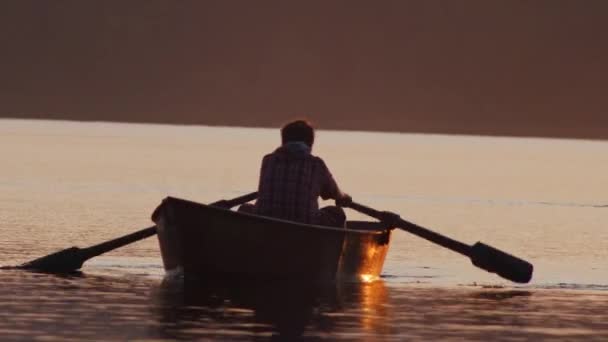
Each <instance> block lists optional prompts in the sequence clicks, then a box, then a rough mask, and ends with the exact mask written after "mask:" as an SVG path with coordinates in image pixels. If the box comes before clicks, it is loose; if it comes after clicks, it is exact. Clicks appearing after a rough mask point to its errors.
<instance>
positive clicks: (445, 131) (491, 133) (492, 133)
mask: <svg viewBox="0 0 608 342" xmlns="http://www.w3.org/2000/svg"><path fill="white" fill-rule="evenodd" d="M2 119H7V120H41V121H44V120H48V121H72V122H102V123H103V122H105V123H125V124H158V125H176V126H209V127H235V128H267V129H273V128H275V129H276V128H279V127H281V125H282V123H283V122H285V121H288V120H287V119H286V120H279V119H277V120H275V121H276V123H274V124H268V123H267V124H252V123H251V122H248V121H247V120H243V121H238V120H228V121H224V122H222V121H219V120H207V121H205V120H200V121H192V120H186V121H185V122H184V121H177V120H116V119H108V118H96V117H95V118H91V117H87V118H74V117H70V116H67V115H66V116H58V115H53V116H51V117H48V116H46V117H45V116H42V115H39V116H37V115H26V116H0V120H2ZM311 121H312V122H313V123H314V124H315V125H316V126H317V128H318V129H321V130H335V131H358V132H378V133H403V134H439V135H467V136H487V137H512V138H547V139H576V140H595V141H607V140H608V133H606V134H589V133H583V132H562V134H539V133H536V134H534V133H533V132H532V130H530V129H527V130H525V129H522V130H521V131H520V132H517V130H513V129H511V130H509V129H504V128H503V129H496V128H492V127H487V128H486V129H482V127H473V128H472V127H469V128H468V129H458V128H455V127H449V123H444V124H442V125H437V126H436V127H425V125H419V126H410V127H409V129H407V130H406V129H403V128H402V127H400V126H399V125H392V126H391V125H379V124H370V125H366V127H362V126H363V125H361V124H354V125H348V124H347V125H338V124H336V123H332V122H329V123H324V124H320V123H319V121H316V120H314V119H311ZM385 121H386V120H385ZM475 128H476V129H475ZM526 132H528V134H526ZM592 133H593V132H592Z"/></svg>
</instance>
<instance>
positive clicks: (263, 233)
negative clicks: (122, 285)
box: [153, 197, 391, 281]
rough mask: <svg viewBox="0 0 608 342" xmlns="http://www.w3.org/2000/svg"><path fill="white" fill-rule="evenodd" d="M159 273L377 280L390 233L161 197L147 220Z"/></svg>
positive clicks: (367, 225) (371, 226)
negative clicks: (153, 232) (160, 266)
mask: <svg viewBox="0 0 608 342" xmlns="http://www.w3.org/2000/svg"><path fill="white" fill-rule="evenodd" d="M153 220H154V221H155V222H156V225H157V232H158V240H159V245H160V250H161V255H162V258H163V264H164V267H165V270H166V271H167V272H168V273H173V272H181V271H183V274H184V276H186V277H190V276H196V277H223V278H225V277H239V278H240V277H246V278H255V279H270V278H281V279H302V280H313V281H335V280H347V281H351V280H361V279H363V280H368V279H374V278H376V277H378V276H379V275H380V273H381V271H382V266H383V264H384V259H385V257H386V253H387V251H388V247H389V242H390V234H391V229H390V228H389V227H386V226H384V225H383V224H381V223H379V222H361V221H349V222H348V223H347V226H349V229H343V228H331V227H324V226H316V225H307V224H300V223H294V222H290V221H285V220H278V219H273V218H268V217H261V216H257V215H251V214H245V213H239V212H235V211H231V210H227V209H223V208H217V207H212V206H208V205H203V204H199V203H195V202H190V201H186V200H181V199H177V198H172V197H168V198H166V199H165V200H164V201H163V203H162V204H161V205H160V206H159V207H158V208H157V210H156V211H155V213H154V215H153Z"/></svg>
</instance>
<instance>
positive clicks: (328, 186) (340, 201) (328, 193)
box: [320, 160, 352, 206]
mask: <svg viewBox="0 0 608 342" xmlns="http://www.w3.org/2000/svg"><path fill="white" fill-rule="evenodd" d="M321 164H322V168H323V173H324V174H323V177H322V184H321V194H320V195H321V198H322V199H324V200H327V199H335V200H336V204H337V205H340V206H347V205H348V204H350V202H352V198H351V197H350V196H349V195H348V194H346V193H344V192H343V191H342V190H340V187H338V184H337V183H336V180H335V179H334V177H333V175H332V174H331V172H330V171H329V168H328V167H327V165H325V162H324V161H323V160H321Z"/></svg>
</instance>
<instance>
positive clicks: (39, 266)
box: [16, 192, 258, 273]
mask: <svg viewBox="0 0 608 342" xmlns="http://www.w3.org/2000/svg"><path fill="white" fill-rule="evenodd" d="M257 196H258V193H257V192H252V193H250V194H247V195H243V196H239V197H237V198H233V199H231V200H221V201H217V202H214V203H212V204H211V205H213V206H218V207H222V208H232V207H234V206H237V205H239V204H243V203H246V202H249V201H251V200H254V199H255V198H257ZM154 234H156V226H152V227H148V228H146V229H142V230H139V231H136V232H134V233H131V234H128V235H125V236H121V237H119V238H116V239H113V240H109V241H106V242H102V243H100V244H97V245H94V246H91V247H87V248H78V247H70V248H67V249H64V250H61V251H58V252H55V253H52V254H49V255H46V256H43V257H41V258H38V259H35V260H32V261H30V262H27V263H25V264H22V265H20V266H17V267H16V268H21V269H30V270H36V271H42V272H53V273H55V272H56V273H68V272H73V271H76V270H78V269H80V268H81V267H82V264H83V263H84V262H85V261H87V260H89V259H91V258H93V257H96V256H98V255H101V254H103V253H107V252H109V251H112V250H115V249H117V248H120V247H122V246H126V245H128V244H131V243H133V242H136V241H140V240H143V239H145V238H147V237H150V236H152V235H154Z"/></svg>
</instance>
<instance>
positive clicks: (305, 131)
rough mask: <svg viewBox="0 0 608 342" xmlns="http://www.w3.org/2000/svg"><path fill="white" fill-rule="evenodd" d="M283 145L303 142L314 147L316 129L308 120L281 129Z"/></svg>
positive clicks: (292, 123)
mask: <svg viewBox="0 0 608 342" xmlns="http://www.w3.org/2000/svg"><path fill="white" fill-rule="evenodd" d="M281 140H282V142H283V144H285V143H287V142H292V141H302V142H304V143H306V145H308V147H312V144H313V143H314V142H315V129H314V128H313V127H312V125H311V124H310V123H309V122H308V121H306V120H296V121H292V122H290V123H288V124H286V125H285V126H283V128H281Z"/></svg>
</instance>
